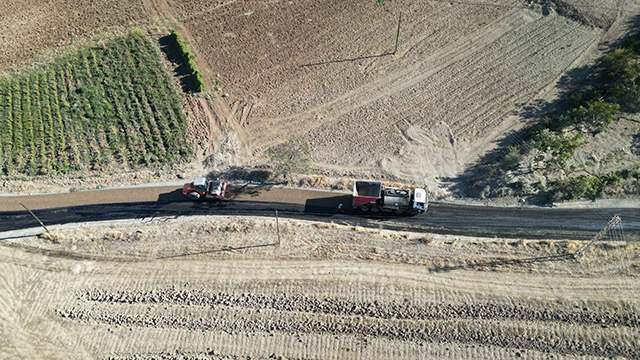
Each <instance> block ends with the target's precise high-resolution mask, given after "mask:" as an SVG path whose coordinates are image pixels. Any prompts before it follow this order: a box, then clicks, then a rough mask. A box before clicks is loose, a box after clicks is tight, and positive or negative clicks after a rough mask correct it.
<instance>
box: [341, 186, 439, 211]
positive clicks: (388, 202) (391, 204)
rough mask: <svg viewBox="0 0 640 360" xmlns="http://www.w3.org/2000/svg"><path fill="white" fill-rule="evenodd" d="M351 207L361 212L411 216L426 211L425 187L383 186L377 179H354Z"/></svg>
mask: <svg viewBox="0 0 640 360" xmlns="http://www.w3.org/2000/svg"><path fill="white" fill-rule="evenodd" d="M352 206H353V209H354V210H360V211H362V212H373V213H379V212H392V213H395V214H409V215H412V216H415V215H418V214H423V213H425V212H426V211H427V206H428V202H427V192H426V190H425V189H415V190H414V191H413V194H411V189H403V188H396V187H384V186H382V183H381V182H378V181H361V180H356V181H355V182H354V184H353V204H352Z"/></svg>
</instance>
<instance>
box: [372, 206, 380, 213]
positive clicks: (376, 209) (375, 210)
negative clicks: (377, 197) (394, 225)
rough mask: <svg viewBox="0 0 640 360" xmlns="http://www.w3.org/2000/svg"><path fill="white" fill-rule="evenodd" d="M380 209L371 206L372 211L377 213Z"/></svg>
mask: <svg viewBox="0 0 640 360" xmlns="http://www.w3.org/2000/svg"><path fill="white" fill-rule="evenodd" d="M379 211H380V209H378V208H377V207H373V208H371V212H374V213H377V212H379Z"/></svg>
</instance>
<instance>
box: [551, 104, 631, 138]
mask: <svg viewBox="0 0 640 360" xmlns="http://www.w3.org/2000/svg"><path fill="white" fill-rule="evenodd" d="M619 110H620V105H618V104H609V103H607V102H604V101H602V100H599V99H598V100H588V101H587V102H586V106H582V105H580V106H578V107H577V108H573V109H571V110H569V112H567V114H566V115H563V116H561V117H560V123H561V124H578V123H587V124H589V125H591V127H592V128H593V129H595V130H596V131H597V130H599V129H602V128H606V126H607V125H608V124H611V123H612V122H613V119H614V117H615V115H617V114H618V111H619Z"/></svg>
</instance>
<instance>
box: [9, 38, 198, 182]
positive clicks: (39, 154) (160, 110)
mask: <svg viewBox="0 0 640 360" xmlns="http://www.w3.org/2000/svg"><path fill="white" fill-rule="evenodd" d="M186 124H187V121H186V118H185V115H184V113H183V112H182V108H181V105H180V100H179V99H178V95H177V93H176V90H175V89H174V87H173V85H172V83H171V79H170V77H169V75H168V74H167V73H166V71H165V70H164V68H163V66H162V63H161V59H160V54H159V52H158V50H157V49H156V48H154V47H153V46H152V45H151V44H150V43H149V41H148V40H147V39H146V38H145V37H144V36H143V35H142V34H140V33H139V32H133V33H131V34H129V35H128V36H124V37H120V38H117V39H115V40H112V41H110V42H106V43H102V44H101V45H99V46H93V47H88V48H84V49H82V50H79V51H77V52H75V53H73V54H69V55H66V56H65V57H63V58H61V59H59V60H57V61H55V62H53V63H51V64H50V65H48V67H47V68H45V69H42V70H33V71H30V72H28V73H27V74H22V75H15V76H12V77H0V169H1V170H2V172H3V173H4V174H15V173H24V174H30V175H33V174H51V173H66V172H69V171H74V170H100V169H103V168H105V167H112V166H119V167H125V168H127V167H128V168H136V167H139V166H153V165H158V164H164V163H173V162H179V161H182V160H184V159H185V158H188V156H189V155H190V154H191V149H190V147H189V145H188V142H187V139H186V136H185V132H186Z"/></svg>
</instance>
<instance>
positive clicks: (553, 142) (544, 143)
mask: <svg viewBox="0 0 640 360" xmlns="http://www.w3.org/2000/svg"><path fill="white" fill-rule="evenodd" d="M583 137H584V136H583V135H582V133H577V134H576V135H574V136H567V135H566V132H562V133H560V134H558V133H555V132H553V131H551V130H550V129H542V130H539V131H535V132H534V133H533V134H532V136H531V142H532V144H533V146H534V147H535V148H536V149H538V150H539V151H541V152H543V153H549V152H550V153H551V157H550V158H549V159H547V160H546V167H547V168H549V169H550V170H554V169H557V170H560V169H563V168H564V167H565V166H566V164H567V160H569V159H570V158H571V157H572V156H573V154H574V153H575V151H576V150H577V149H578V148H579V147H580V146H582V145H584V144H585V142H584V141H580V140H581V139H582V138H583ZM536 160H537V161H542V160H544V155H540V156H538V158H537V159H536Z"/></svg>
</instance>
